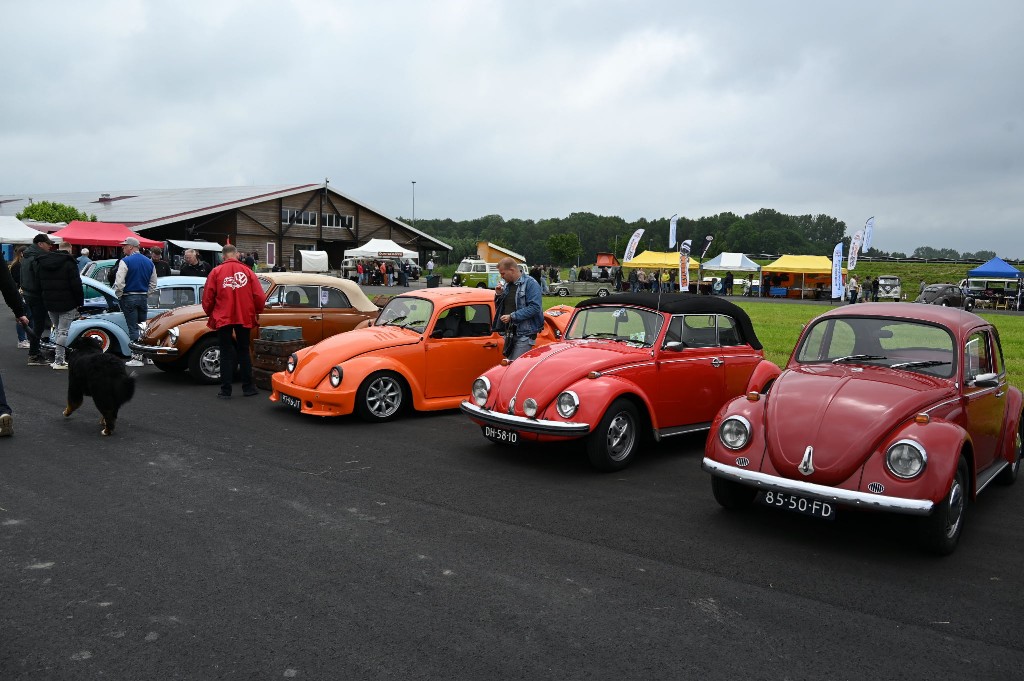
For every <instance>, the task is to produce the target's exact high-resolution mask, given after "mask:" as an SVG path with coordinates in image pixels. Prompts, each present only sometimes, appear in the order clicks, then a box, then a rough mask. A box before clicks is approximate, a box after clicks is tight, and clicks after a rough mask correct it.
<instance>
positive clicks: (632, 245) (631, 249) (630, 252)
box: [622, 227, 644, 262]
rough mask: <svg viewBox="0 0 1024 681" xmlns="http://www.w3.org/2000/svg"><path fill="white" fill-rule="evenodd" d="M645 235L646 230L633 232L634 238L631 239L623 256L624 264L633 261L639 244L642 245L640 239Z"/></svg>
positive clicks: (641, 229)
mask: <svg viewBox="0 0 1024 681" xmlns="http://www.w3.org/2000/svg"><path fill="white" fill-rule="evenodd" d="M643 235H644V230H643V228H642V227H641V228H640V229H638V230H636V231H635V232H633V236H631V237H629V243H628V244H627V245H626V252H625V253H624V254H623V255H622V262H628V261H630V260H632V259H633V256H634V255H636V247H637V244H639V243H640V237H642V236H643Z"/></svg>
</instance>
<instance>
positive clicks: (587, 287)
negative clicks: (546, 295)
mask: <svg viewBox="0 0 1024 681" xmlns="http://www.w3.org/2000/svg"><path fill="white" fill-rule="evenodd" d="M614 292H615V284H613V283H612V282H611V281H607V280H601V281H597V280H595V281H557V282H555V283H554V284H551V295H553V296H560V297H562V298H567V297H569V296H599V297H601V298H604V297H605V296H607V295H610V294H612V293H614Z"/></svg>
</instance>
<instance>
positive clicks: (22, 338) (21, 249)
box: [8, 246, 32, 350]
mask: <svg viewBox="0 0 1024 681" xmlns="http://www.w3.org/2000/svg"><path fill="white" fill-rule="evenodd" d="M25 248H26V247H25V246H16V247H15V248H14V260H13V261H11V264H10V267H9V268H8V269H10V272H11V279H13V280H14V285H15V286H16V287H17V288H18V299H19V300H20V301H21V306H22V307H23V308H25V312H26V314H25V316H26V317H27V316H28V314H27V313H28V305H26V304H25V298H24V297H23V296H22V295H21V262H22V257H23V256H24V255H25ZM31 323H32V320H31V319H29V324H31ZM14 326H15V327H17V328H16V329H15V330H16V331H17V332H18V349H20V350H28V345H29V343H28V331H26V328H27V327H26V326H25V325H24V324H22V323H21V322H15V323H14Z"/></svg>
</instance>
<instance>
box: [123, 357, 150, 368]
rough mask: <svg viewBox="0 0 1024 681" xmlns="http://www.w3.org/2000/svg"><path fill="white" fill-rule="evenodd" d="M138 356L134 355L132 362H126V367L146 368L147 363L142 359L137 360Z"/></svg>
mask: <svg viewBox="0 0 1024 681" xmlns="http://www.w3.org/2000/svg"><path fill="white" fill-rule="evenodd" d="M136 356H137V355H132V358H131V359H130V360H128V361H127V362H125V363H124V365H125V366H126V367H143V366H146V363H145V362H143V361H142V360H141V359H136Z"/></svg>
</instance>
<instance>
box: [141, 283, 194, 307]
mask: <svg viewBox="0 0 1024 681" xmlns="http://www.w3.org/2000/svg"><path fill="white" fill-rule="evenodd" d="M146 302H147V304H148V305H149V306H150V307H159V308H163V309H170V308H175V307H181V306H183V305H195V304H196V302H197V301H196V290H195V289H194V288H192V287H191V286H164V287H162V288H158V289H157V290H156V291H153V292H152V293H150V294H149V297H148V298H147V300H146Z"/></svg>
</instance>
